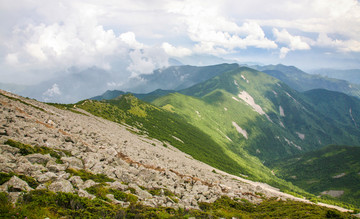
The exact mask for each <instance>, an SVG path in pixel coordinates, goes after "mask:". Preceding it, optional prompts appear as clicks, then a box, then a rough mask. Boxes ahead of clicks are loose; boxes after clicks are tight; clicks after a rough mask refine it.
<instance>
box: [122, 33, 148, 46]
mask: <svg viewBox="0 0 360 219" xmlns="http://www.w3.org/2000/svg"><path fill="white" fill-rule="evenodd" d="M120 39H121V40H122V41H124V42H125V43H126V44H127V45H129V46H130V48H133V49H141V48H143V47H144V44H142V43H140V42H138V41H137V40H136V38H135V33H133V32H126V33H123V34H121V35H120Z"/></svg>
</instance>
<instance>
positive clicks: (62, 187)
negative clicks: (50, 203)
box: [48, 179, 75, 193]
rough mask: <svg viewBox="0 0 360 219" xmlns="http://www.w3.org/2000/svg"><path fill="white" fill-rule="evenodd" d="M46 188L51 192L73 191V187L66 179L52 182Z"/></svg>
mask: <svg viewBox="0 0 360 219" xmlns="http://www.w3.org/2000/svg"><path fill="white" fill-rule="evenodd" d="M48 189H49V190H50V191H53V192H71V193H73V192H74V191H75V190H74V187H73V186H72V184H71V183H70V182H69V181H67V180H64V179H62V180H59V181H56V182H53V183H51V184H50V185H49V187H48Z"/></svg>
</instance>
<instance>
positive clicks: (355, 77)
mask: <svg viewBox="0 0 360 219" xmlns="http://www.w3.org/2000/svg"><path fill="white" fill-rule="evenodd" d="M310 73H312V74H318V75H321V76H326V77H329V78H337V79H342V80H346V81H350V82H351V83H354V84H360V69H348V70H339V69H326V68H325V69H317V70H313V71H311V72H310Z"/></svg>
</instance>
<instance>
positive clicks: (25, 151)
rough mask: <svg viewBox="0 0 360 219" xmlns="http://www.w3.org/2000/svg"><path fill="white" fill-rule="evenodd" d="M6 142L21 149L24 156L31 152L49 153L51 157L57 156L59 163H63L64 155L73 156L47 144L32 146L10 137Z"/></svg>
mask: <svg viewBox="0 0 360 219" xmlns="http://www.w3.org/2000/svg"><path fill="white" fill-rule="evenodd" d="M4 144H7V145H9V146H11V147H15V148H18V149H20V151H19V153H20V154H21V155H23V156H26V155H29V154H36V153H39V154H44V155H45V154H49V155H50V156H51V157H54V158H56V162H57V163H62V161H61V160H60V159H61V157H62V155H64V154H65V155H67V156H71V153H70V152H68V151H65V150H58V151H56V150H54V149H51V148H49V147H45V146H34V147H33V146H31V145H28V144H23V143H21V142H18V141H14V140H12V139H8V140H7V141H6V142H5V143H4Z"/></svg>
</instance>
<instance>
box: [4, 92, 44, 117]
mask: <svg viewBox="0 0 360 219" xmlns="http://www.w3.org/2000/svg"><path fill="white" fill-rule="evenodd" d="M0 95H1V96H3V97H6V98H8V99H10V100H15V101H18V102H20V103H22V104H25V105H26V106H31V107H33V108H35V109H38V110H40V111H43V112H44V111H45V110H44V109H43V108H40V107H37V106H35V105H32V104H30V103H27V102H25V101H22V100H20V99H18V98H15V97H10V96H8V95H5V94H2V93H0Z"/></svg>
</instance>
